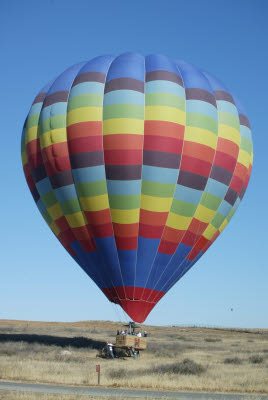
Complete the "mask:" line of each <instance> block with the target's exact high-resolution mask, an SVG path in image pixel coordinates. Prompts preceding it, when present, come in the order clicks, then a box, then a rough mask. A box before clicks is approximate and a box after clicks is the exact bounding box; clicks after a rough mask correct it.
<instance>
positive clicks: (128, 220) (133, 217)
mask: <svg viewBox="0 0 268 400" xmlns="http://www.w3.org/2000/svg"><path fill="white" fill-rule="evenodd" d="M110 211H111V217H112V221H113V222H115V223H118V224H135V223H137V222H139V216H140V209H139V208H135V209H133V210H117V209H115V208H111V209H110Z"/></svg>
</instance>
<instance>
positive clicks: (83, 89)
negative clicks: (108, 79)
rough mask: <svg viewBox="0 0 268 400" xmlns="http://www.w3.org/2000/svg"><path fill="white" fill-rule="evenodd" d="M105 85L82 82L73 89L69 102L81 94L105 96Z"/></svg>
mask: <svg viewBox="0 0 268 400" xmlns="http://www.w3.org/2000/svg"><path fill="white" fill-rule="evenodd" d="M103 88H104V84H103V83H100V82H82V83H79V84H78V85H75V86H73V87H72V89H71V91H70V96H69V100H70V99H71V98H73V97H75V96H79V95H80V94H88V93H94V94H101V95H103Z"/></svg>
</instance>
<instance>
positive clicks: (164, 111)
mask: <svg viewBox="0 0 268 400" xmlns="http://www.w3.org/2000/svg"><path fill="white" fill-rule="evenodd" d="M185 119H186V114H185V112H184V111H182V110H179V109H178V108H175V107H168V106H146V107H145V120H146V121H150V120H153V121H168V122H174V123H176V124H180V125H185Z"/></svg>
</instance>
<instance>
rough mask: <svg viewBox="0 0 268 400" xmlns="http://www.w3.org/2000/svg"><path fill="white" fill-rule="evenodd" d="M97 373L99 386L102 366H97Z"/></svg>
mask: <svg viewBox="0 0 268 400" xmlns="http://www.w3.org/2000/svg"><path fill="white" fill-rule="evenodd" d="M96 372H97V373H98V385H100V365H96Z"/></svg>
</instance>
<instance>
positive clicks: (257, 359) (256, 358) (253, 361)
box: [248, 355, 263, 364]
mask: <svg viewBox="0 0 268 400" xmlns="http://www.w3.org/2000/svg"><path fill="white" fill-rule="evenodd" d="M248 360H249V362H250V363H251V364H262V363H263V357H262V356H259V355H255V356H251V357H249V359H248Z"/></svg>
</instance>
